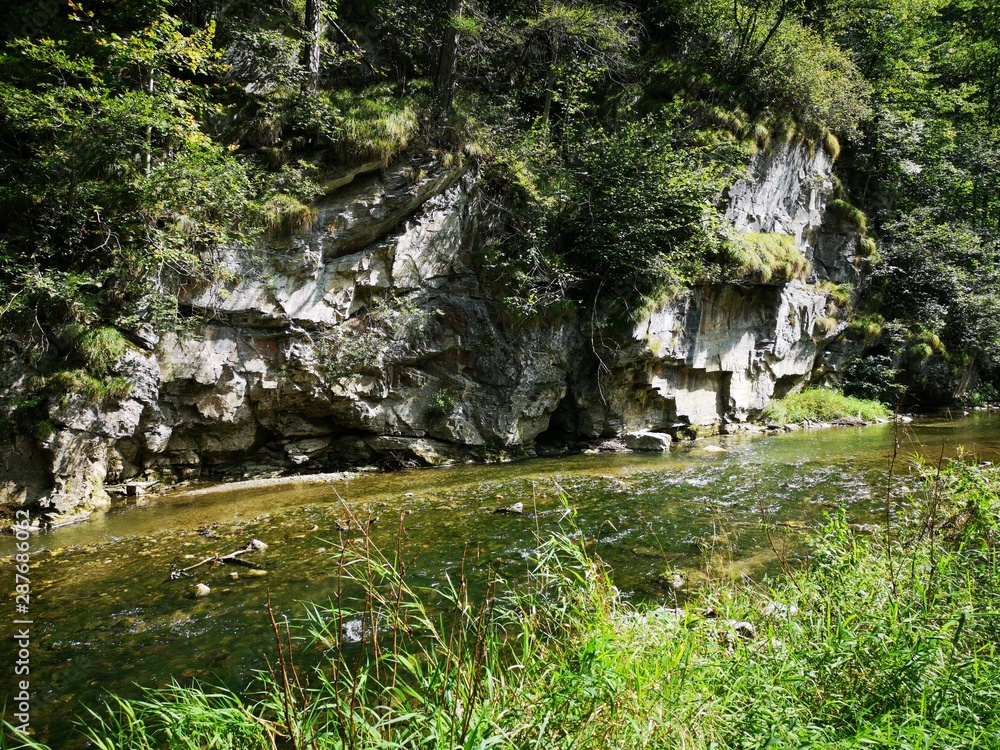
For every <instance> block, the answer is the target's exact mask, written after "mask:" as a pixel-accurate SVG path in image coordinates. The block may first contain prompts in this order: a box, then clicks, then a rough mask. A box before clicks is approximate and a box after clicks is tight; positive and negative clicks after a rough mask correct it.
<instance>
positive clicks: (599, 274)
mask: <svg viewBox="0 0 1000 750" xmlns="http://www.w3.org/2000/svg"><path fill="white" fill-rule="evenodd" d="M679 112H680V107H679V106H678V105H674V106H672V107H669V108H665V109H664V110H663V111H662V112H660V113H658V114H655V115H647V116H646V117H643V118H642V119H639V120H635V121H631V122H628V123H625V124H624V125H623V126H622V127H621V130H620V131H619V132H598V133H593V134H592V136H591V137H590V139H589V140H588V141H586V142H585V143H584V145H583V148H582V149H581V151H580V152H579V154H578V156H577V158H576V159H575V160H574V163H573V165H572V173H573V176H574V178H575V182H576V184H577V186H578V187H577V190H578V195H579V198H578V204H577V205H576V206H574V211H573V212H572V213H571V214H570V215H569V216H567V217H566V218H565V219H564V220H563V222H562V237H561V245H562V247H564V248H565V249H566V251H567V253H568V255H569V257H570V258H571V259H572V260H573V261H574V262H575V264H576V265H577V266H578V267H579V268H580V269H581V272H583V273H585V274H586V275H588V276H590V277H594V278H600V279H607V278H608V277H609V274H612V275H613V276H617V277H618V278H621V277H623V276H624V277H625V278H627V279H636V278H638V279H646V280H655V281H659V282H660V283H664V284H667V285H671V284H690V283H694V282H698V281H701V280H704V279H706V278H708V277H709V276H710V275H711V273H710V271H709V259H710V257H711V256H712V255H713V253H717V252H718V251H719V250H720V249H721V245H722V242H721V240H720V229H721V226H722V219H721V214H720V213H719V211H718V209H717V208H716V207H715V199H716V197H717V196H718V195H719V194H720V193H721V191H722V189H723V188H724V187H726V186H727V185H728V184H729V182H730V181H731V179H732V177H731V173H732V169H733V164H734V163H735V161H736V160H737V157H738V155H739V154H740V153H741V151H740V149H739V147H738V146H736V145H735V144H733V143H732V142H731V141H730V142H724V143H721V144H715V145H709V146H698V147H693V146H688V147H685V146H682V145H681V144H680V143H676V142H675V140H674V139H673V138H672V133H673V131H674V127H675V126H676V124H677V118H678V117H679ZM639 164H641V165H642V168H641V169H636V165H639Z"/></svg>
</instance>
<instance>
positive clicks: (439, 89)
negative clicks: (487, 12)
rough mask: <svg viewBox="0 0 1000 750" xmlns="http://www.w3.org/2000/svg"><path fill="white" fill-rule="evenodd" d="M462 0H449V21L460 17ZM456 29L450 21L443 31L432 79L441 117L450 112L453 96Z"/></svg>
mask: <svg viewBox="0 0 1000 750" xmlns="http://www.w3.org/2000/svg"><path fill="white" fill-rule="evenodd" d="M462 4H463V0H451V6H450V7H449V9H448V16H449V21H450V19H451V17H455V18H461V17H462ZM458 43H459V34H458V29H456V28H455V27H454V25H452V24H451V23H449V24H448V28H447V29H445V32H444V40H443V43H442V45H441V58H440V60H439V61H438V72H437V77H436V78H435V79H434V91H435V94H436V96H437V102H438V111H439V112H440V114H441V116H442V117H447V116H448V114H449V113H450V112H451V105H452V99H453V98H454V96H455V69H456V67H457V65H458Z"/></svg>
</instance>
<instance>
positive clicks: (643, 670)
mask: <svg viewBox="0 0 1000 750" xmlns="http://www.w3.org/2000/svg"><path fill="white" fill-rule="evenodd" d="M931 474H932V475H931V476H930V477H929V478H928V480H927V482H926V483H925V485H924V486H923V487H922V489H921V490H920V491H919V492H918V493H916V494H915V495H914V496H912V497H909V498H906V499H905V500H904V498H897V499H896V500H895V501H894V503H895V504H896V505H897V507H900V508H901V507H904V506H905V507H907V508H908V511H907V514H906V518H905V519H904V518H903V517H902V516H901V515H897V514H892V515H891V516H890V518H891V523H892V529H891V531H892V536H893V541H892V542H891V543H888V544H887V543H886V541H885V535H884V534H875V535H873V536H870V537H860V536H855V535H853V534H852V533H851V532H850V530H849V528H848V525H847V524H846V522H845V521H844V520H843V519H841V518H839V517H837V516H836V514H834V517H833V518H832V519H831V520H830V522H829V523H828V524H827V525H826V526H825V527H824V528H822V529H821V530H820V531H819V532H818V533H816V534H815V535H814V536H813V539H812V556H811V561H810V563H809V564H808V566H807V567H801V568H800V567H798V566H795V565H794V563H792V562H791V561H787V560H786V561H784V562H783V564H784V566H785V570H786V574H785V575H784V576H783V577H781V578H780V580H777V581H770V582H766V581H765V582H762V583H750V582H743V581H740V580H735V581H734V580H725V579H715V580H713V581H712V582H710V583H709V584H707V585H706V586H704V587H703V588H702V589H701V590H700V591H698V592H696V593H695V594H693V595H692V596H690V598H688V599H687V600H686V601H680V602H674V603H671V602H667V603H666V604H664V605H660V606H635V605H633V604H631V603H630V602H629V601H628V600H627V599H625V598H623V597H622V596H621V595H620V594H619V592H618V590H617V589H616V588H615V587H614V585H613V583H612V581H611V578H610V576H609V575H608V570H607V568H606V567H605V566H604V564H603V563H602V561H601V560H600V558H598V557H596V556H594V555H593V554H591V553H588V551H587V550H588V547H587V546H586V545H583V546H581V544H580V542H579V541H578V540H574V539H573V538H571V535H570V536H567V535H557V536H554V537H550V538H548V539H547V540H544V541H542V540H540V543H539V546H538V548H537V550H536V552H535V553H534V554H533V556H532V572H531V574H530V576H529V578H528V580H527V581H523V582H519V584H518V585H517V586H516V587H514V588H511V589H509V588H507V587H506V586H505V585H504V583H503V582H502V581H500V580H496V579H494V580H493V581H492V582H491V584H490V585H489V587H488V589H487V591H486V594H485V595H484V596H480V597H472V596H470V595H469V593H468V588H467V587H466V586H465V583H464V580H465V579H464V576H460V577H456V578H454V579H452V583H451V585H450V586H447V587H445V589H444V591H443V593H442V591H441V590H439V589H438V590H434V593H433V594H432V593H431V590H430V589H422V588H420V587H418V586H417V585H415V584H411V583H409V582H408V580H407V577H406V576H405V575H401V574H400V573H399V571H398V569H397V567H396V565H395V559H394V557H393V556H392V555H387V556H384V555H382V554H380V553H378V552H377V551H375V550H374V549H372V548H371V547H369V546H368V545H366V544H364V543H362V542H355V543H353V544H348V545H347V546H346V547H345V548H344V550H343V553H342V555H341V553H340V552H338V553H337V555H334V557H333V559H339V560H340V562H339V566H340V573H341V575H342V576H343V577H344V581H345V585H346V586H348V587H350V586H352V585H359V584H360V585H363V586H365V588H366V589H367V590H369V591H370V592H371V594H372V596H371V597H370V598H369V599H368V600H367V602H366V603H365V605H363V606H361V607H360V608H358V609H356V610H353V611H352V610H350V609H339V610H338V609H336V608H324V607H319V608H314V609H312V610H311V614H310V615H309V617H308V620H307V622H306V624H305V625H303V626H302V628H301V630H298V631H296V630H292V631H291V632H292V634H293V635H297V636H298V635H301V636H304V638H305V640H304V641H301V640H299V639H295V642H294V644H290V643H289V641H288V635H286V634H284V626H281V627H279V628H278V630H279V632H280V633H282V634H281V636H280V640H281V644H280V645H277V644H276V645H273V646H272V648H271V651H272V665H273V667H272V668H271V671H270V673H269V674H266V676H265V677H264V679H263V683H260V684H258V685H256V686H255V687H254V688H253V689H251V690H250V691H248V692H243V693H239V694H236V693H231V692H229V691H225V690H214V689H211V690H210V689H207V688H205V689H203V688H198V687H195V688H180V687H177V688H173V689H169V690H165V691H160V692H157V693H151V694H150V695H149V696H147V699H146V700H143V701H134V702H123V703H121V704H120V705H119V706H118V707H117V710H116V711H115V712H114V713H112V714H102V718H101V719H100V720H96V719H95V720H91V721H90V723H89V728H88V729H87V730H86V733H87V734H89V735H90V736H91V738H92V741H93V742H94V743H95V744H96V745H97V746H100V747H152V746H161V745H169V746H171V747H178V748H187V747H190V748H195V747H205V746H210V747H218V748H230V747H231V748H237V747H239V748H257V747H260V748H262V749H263V748H270V747H272V746H287V747H296V748H310V747H317V748H320V747H323V748H325V747H331V748H332V747H356V748H360V747H375V746H385V744H386V743H392V744H394V746H397V747H416V746H420V747H454V746H465V747H470V746H475V747H482V746H486V745H490V744H494V743H495V744H498V745H499V746H506V747H546V748H549V747H570V746H572V747H593V748H599V747H600V748H603V747H662V746H668V747H680V746H683V747H689V748H709V747H718V748H747V747H755V748H756V747H764V746H771V747H810V748H834V747H836V748H853V747H862V746H872V745H876V746H878V747H883V748H911V747H921V748H933V747H941V748H974V747H983V748H985V747H996V746H997V745H998V743H1000V700H998V693H1000V688H998V685H1000V654H998V649H997V643H996V636H995V633H996V622H995V615H994V614H993V612H994V610H995V607H994V603H995V598H996V596H997V593H998V591H1000V566H998V561H997V555H996V550H997V541H998V536H1000V524H998V512H1000V500H998V491H1000V471H998V469H997V468H995V467H993V466H983V465H973V464H968V463H956V464H954V465H952V466H950V467H948V468H946V469H945V470H944V471H943V472H941V474H940V475H939V476H933V472H932V473H931ZM779 549H780V548H779ZM355 562H364V563H365V564H364V565H356V564H355ZM431 597H433V598H434V599H435V600H438V601H439V602H440V600H442V599H443V600H444V602H445V603H446V605H447V606H448V607H449V608H450V609H451V618H450V619H449V618H446V619H445V620H444V622H451V623H453V624H452V625H450V626H447V625H446V626H442V625H441V622H442V621H441V620H439V619H438V618H437V617H436V616H434V615H431V614H430V612H431V610H430V609H429V608H428V606H427V600H428V598H431ZM527 613H530V615H529V614H527ZM368 623H373V624H377V627H376V628H374V629H373V628H372V627H370V626H369V625H368ZM373 632H374V633H377V634H378V636H377V639H376V641H373V639H372V633H373ZM303 642H304V643H306V644H308V645H307V646H306V648H310V649H315V648H319V649H321V650H323V651H324V652H325V653H327V656H326V657H325V658H324V659H323V663H322V665H321V667H320V668H319V669H318V670H316V671H315V672H312V673H310V674H306V671H307V670H302V671H300V670H297V669H296V668H295V666H294V664H293V662H294V661H295V660H294V659H293V658H292V654H293V653H297V652H299V649H301V648H303V645H302V644H303ZM299 663H301V661H300V662H299ZM263 666H264V665H263V664H262V667H263ZM272 743H277V745H273V744H272ZM22 746H23V747H41V746H40V745H32V744H30V743H28V744H25V745H22Z"/></svg>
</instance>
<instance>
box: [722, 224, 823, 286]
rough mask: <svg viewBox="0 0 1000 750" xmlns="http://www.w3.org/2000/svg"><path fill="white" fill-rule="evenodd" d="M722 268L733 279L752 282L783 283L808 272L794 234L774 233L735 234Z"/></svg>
mask: <svg viewBox="0 0 1000 750" xmlns="http://www.w3.org/2000/svg"><path fill="white" fill-rule="evenodd" d="M724 252H725V258H726V260H725V263H724V266H723V267H724V269H725V271H726V272H727V274H728V275H730V276H731V277H732V278H734V279H737V280H740V281H750V282H754V283H782V284H783V283H785V282H787V281H791V280H792V279H804V278H806V277H807V276H808V275H809V272H810V268H809V262H808V261H807V260H806V259H805V256H803V255H802V252H801V251H800V250H799V246H798V243H797V242H796V240H795V237H793V236H792V235H787V234H775V233H773V232H749V233H747V234H740V235H736V236H734V237H733V238H732V239H731V241H730V242H728V243H727V244H726V246H725V250H724Z"/></svg>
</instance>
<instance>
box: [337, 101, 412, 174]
mask: <svg viewBox="0 0 1000 750" xmlns="http://www.w3.org/2000/svg"><path fill="white" fill-rule="evenodd" d="M329 97H330V103H331V105H332V106H333V108H334V111H335V112H337V115H336V121H335V128H334V130H333V132H332V134H331V137H332V139H333V141H334V144H335V146H334V149H335V151H336V152H337V155H338V157H339V158H340V159H341V160H343V161H345V162H348V163H359V162H364V161H378V162H380V163H381V164H382V165H383V166H385V165H388V164H389V163H390V162H391V161H392V160H393V159H395V158H396V157H397V156H398V155H399V154H401V153H402V152H403V151H405V150H406V149H407V148H409V146H410V145H411V144H412V143H413V142H414V141H415V140H416V138H417V136H418V135H419V134H420V110H419V108H418V107H417V105H416V104H415V103H414V102H413V101H411V100H410V99H407V98H403V97H400V96H399V95H397V94H396V93H394V92H393V91H392V89H391V88H390V87H388V86H373V87H371V88H369V89H366V90H364V91H361V92H354V91H350V90H344V91H336V92H331V93H330V94H329Z"/></svg>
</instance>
